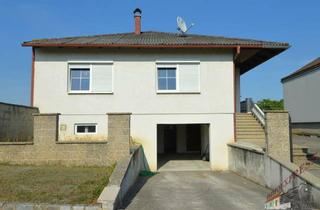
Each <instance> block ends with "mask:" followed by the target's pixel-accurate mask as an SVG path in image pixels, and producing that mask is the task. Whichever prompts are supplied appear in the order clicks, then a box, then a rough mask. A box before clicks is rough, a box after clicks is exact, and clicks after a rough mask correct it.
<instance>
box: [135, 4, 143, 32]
mask: <svg viewBox="0 0 320 210" xmlns="http://www.w3.org/2000/svg"><path fill="white" fill-rule="evenodd" d="M141 13H142V12H141V10H140V9H139V8H137V9H135V10H134V11H133V14H134V33H135V34H136V35H139V34H141Z"/></svg>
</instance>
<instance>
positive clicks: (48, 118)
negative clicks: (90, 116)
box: [0, 114, 130, 166]
mask: <svg viewBox="0 0 320 210" xmlns="http://www.w3.org/2000/svg"><path fill="white" fill-rule="evenodd" d="M118 116H119V119H124V118H126V119H128V120H127V121H128V122H129V119H130V115H129V114H122V115H114V116H112V118H113V120H111V122H113V126H109V128H110V129H111V130H110V133H111V134H113V136H110V139H108V141H105V142H59V141H57V139H58V125H59V114H37V115H35V116H34V141H33V142H22V143H21V142H19V143H1V144H0V162H7V163H11V164H35V165H39V164H61V165H73V166H107V165H110V164H112V163H114V162H116V161H118V160H119V159H121V158H122V157H124V156H126V155H129V139H130V127H128V126H129V123H124V120H120V121H119V122H123V123H121V124H119V125H118V126H116V122H118V118H117V117H118ZM112 129H116V130H115V131H113V130H112ZM118 133H122V135H119V136H117V134H118ZM125 142H127V143H125Z"/></svg>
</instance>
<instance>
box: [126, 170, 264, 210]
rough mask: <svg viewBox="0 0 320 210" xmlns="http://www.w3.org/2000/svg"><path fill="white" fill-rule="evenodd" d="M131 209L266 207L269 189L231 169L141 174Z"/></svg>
mask: <svg viewBox="0 0 320 210" xmlns="http://www.w3.org/2000/svg"><path fill="white" fill-rule="evenodd" d="M136 192H137V194H136V196H135V197H134V198H133V200H130V198H129V201H127V205H128V206H127V208H126V209H129V210H138V209H139V210H150V209H154V210H158V209H159V210H167V209H169V210H170V209H172V210H173V209H174V210H179V209H183V210H188V209H190V210H191V209H192V210H196V209H199V210H206V209H213V210H214V209H217V210H224V209H228V210H230V209H233V210H237V209H246V210H250V209H252V210H257V209H264V201H265V198H266V195H267V193H268V192H269V190H268V189H266V188H264V187H261V186H259V185H257V184H255V183H253V182H251V181H248V180H247V179H244V178H242V177H240V176H238V175H236V174H233V173H231V172H212V171H187V172H186V171H183V172H178V171H177V172H172V171H170V172H169V171H168V172H159V173H158V174H156V175H154V176H152V177H150V178H146V177H140V178H139V181H138V183H137V186H136Z"/></svg>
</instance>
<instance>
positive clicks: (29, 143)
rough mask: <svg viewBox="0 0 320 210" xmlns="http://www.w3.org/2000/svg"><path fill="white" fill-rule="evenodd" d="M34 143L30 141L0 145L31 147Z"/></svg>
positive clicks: (1, 143) (0, 143) (2, 143)
mask: <svg viewBox="0 0 320 210" xmlns="http://www.w3.org/2000/svg"><path fill="white" fill-rule="evenodd" d="M33 144H34V143H33V142H31V141H25V142H0V146H1V145H6V146H8V145H33Z"/></svg>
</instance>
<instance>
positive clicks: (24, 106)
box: [0, 102, 39, 110]
mask: <svg viewBox="0 0 320 210" xmlns="http://www.w3.org/2000/svg"><path fill="white" fill-rule="evenodd" d="M0 104H3V105H8V106H16V107H23V108H27V109H37V110H39V108H38V107H35V106H26V105H20V104H10V103H4V102H0Z"/></svg>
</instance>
